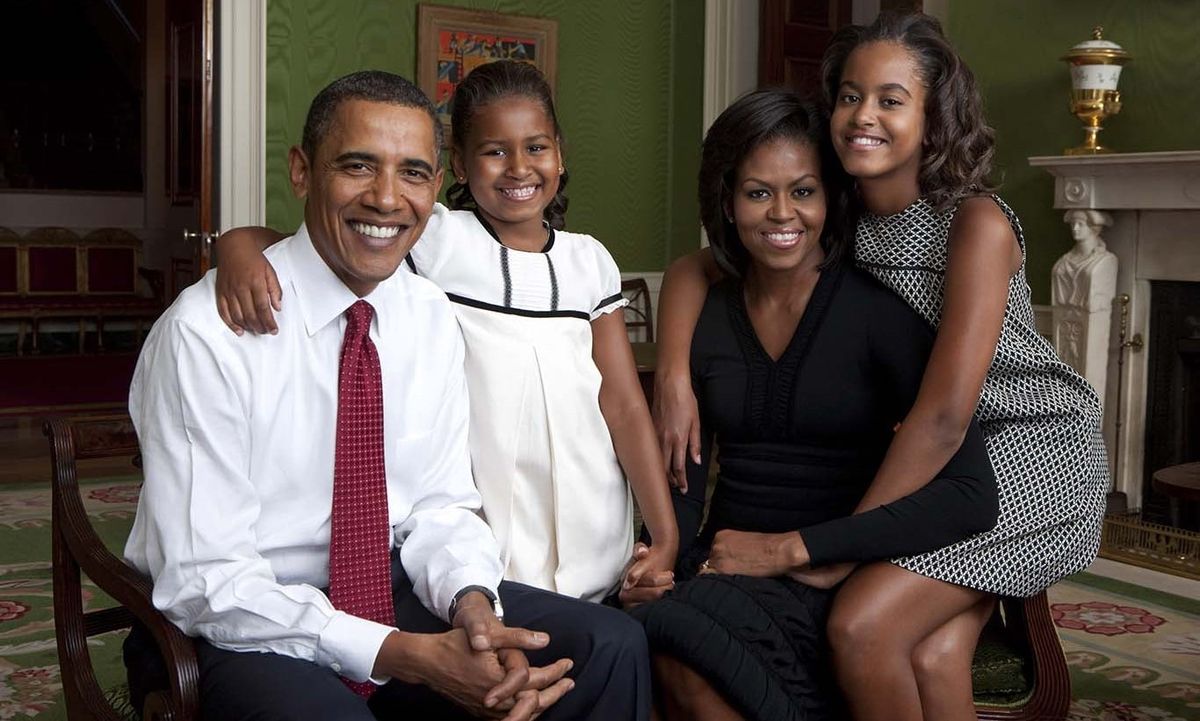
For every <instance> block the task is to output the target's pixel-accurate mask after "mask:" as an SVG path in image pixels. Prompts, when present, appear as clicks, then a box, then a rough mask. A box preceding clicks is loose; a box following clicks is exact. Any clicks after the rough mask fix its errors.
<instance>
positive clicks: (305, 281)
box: [125, 227, 503, 682]
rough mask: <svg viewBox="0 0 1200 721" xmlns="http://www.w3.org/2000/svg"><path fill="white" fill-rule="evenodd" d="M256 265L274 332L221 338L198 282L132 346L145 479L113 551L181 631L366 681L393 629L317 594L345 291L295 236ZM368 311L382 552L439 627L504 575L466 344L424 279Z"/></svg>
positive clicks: (409, 282) (209, 281)
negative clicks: (465, 598) (375, 365)
mask: <svg viewBox="0 0 1200 721" xmlns="http://www.w3.org/2000/svg"><path fill="white" fill-rule="evenodd" d="M267 256H268V258H269V259H270V261H271V264H272V265H273V266H274V267H275V270H276V272H277V273H278V275H279V281H280V286H281V288H282V289H283V310H281V311H279V312H278V313H277V314H276V318H277V319H278V323H279V334H278V335H251V334H247V335H245V336H243V337H240V338H239V337H238V336H235V335H234V334H233V333H231V332H230V331H229V329H228V328H227V327H226V326H225V325H224V324H223V323H222V322H221V320H220V319H219V317H218V316H217V312H216V302H215V290H214V284H215V279H216V274H215V271H211V272H209V273H208V275H206V276H205V277H204V279H203V280H201V281H200V282H199V283H197V284H196V285H194V286H192V287H190V288H188V289H187V290H185V291H184V292H183V293H182V294H181V295H180V297H179V299H178V300H176V301H175V303H174V304H172V306H171V307H170V308H169V309H168V310H167V312H166V313H165V314H164V315H163V317H162V318H160V319H159V320H158V322H157V323H155V325H154V328H153V330H151V332H150V334H149V336H148V337H147V339H146V344H145V346H144V348H143V349H142V353H141V357H140V358H139V359H138V365H137V370H136V372H135V374H134V379H133V386H132V389H131V392H130V399H129V410H130V414H131V415H132V417H133V421H134V424H135V425H136V427H137V432H138V439H139V441H140V443H141V448H142V459H143V463H144V470H145V479H146V480H145V485H144V486H143V488H142V494H141V498H140V500H139V502H138V512H137V518H136V520H135V521H134V526H133V530H132V531H131V533H130V536H129V541H128V542H127V544H126V546H125V557H126V558H127V559H128V561H129V562H130V563H131V564H133V565H134V566H136V567H137V568H138V569H140V570H141V571H142V572H144V573H149V574H150V576H151V577H152V578H153V579H154V604H155V606H156V607H157V608H158V609H160V610H161V611H163V612H164V613H165V614H166V615H167V617H168V618H170V619H171V621H172V622H174V623H175V625H177V626H178V627H179V628H181V629H182V630H183V631H184V632H185V633H187V634H189V635H193V636H197V635H198V636H202V637H204V638H205V639H207V640H208V641H209V642H211V643H212V644H213V645H215V646H218V647H220V648H224V649H228V650H231V651H270V652H274V653H278V654H283V655H287V656H292V657H296V658H300V659H304V660H307V661H311V662H314V663H317V664H319V665H322V666H328V667H330V668H332V669H333V670H334V671H336V672H338V673H340V674H342V675H344V676H346V677H347V678H350V679H353V680H356V681H362V680H365V679H367V678H368V677H370V675H371V671H372V668H373V666H374V663H375V658H376V655H377V654H378V651H379V648H380V646H381V645H382V643H383V640H384V638H385V637H386V636H387V635H388V634H389V633H390V632H391V631H392V630H393V629H392V628H391V627H389V626H384V625H382V624H379V623H375V622H373V621H368V620H365V619H361V618H356V617H354V616H351V615H349V614H346V613H344V612H341V611H338V610H335V609H334V608H333V605H332V604H331V603H330V602H329V599H328V598H327V597H326V596H325V594H324V593H322V592H321V591H320V590H318V589H320V588H323V587H325V586H327V585H328V583H329V535H330V511H331V504H332V499H333V460H334V441H335V430H336V425H337V399H338V364H339V360H340V352H341V345H342V337H343V335H344V333H345V329H346V320H345V317H344V315H343V313H344V312H345V310H346V309H347V308H348V307H349V306H350V305H351V304H352V303H354V302H355V301H356V300H358V298H357V297H356V296H355V295H354V293H353V292H351V291H350V290H349V289H348V288H347V287H346V286H345V285H344V284H343V283H342V282H341V281H340V280H339V279H338V278H337V276H335V275H334V274H333V272H332V271H331V270H330V269H329V267H328V266H327V265H326V264H325V262H324V261H323V260H322V259H321V257H320V256H319V255H317V252H316V250H315V249H314V248H313V245H312V241H311V240H310V239H309V236H308V233H307V230H306V229H305V228H304V227H301V228H300V230H299V231H298V232H297V233H296V235H295V236H293V237H292V238H289V239H287V240H285V241H283V242H281V243H278V244H276V245H275V246H274V247H272V248H271V249H270V250H268V251H267ZM364 300H366V301H367V302H369V303H370V304H371V305H372V306H373V307H374V308H375V317H374V320H373V321H372V324H371V340H372V341H374V343H375V345H376V346H377V348H378V349H379V358H380V364H381V370H382V374H383V409H384V438H385V439H386V443H387V449H386V455H385V462H386V465H387V485H388V515H389V519H390V522H391V526H392V538H391V541H392V544H393V546H399V548H400V558H401V561H402V562H403V564H404V568H405V570H406V572H407V573H408V576H409V578H410V579H411V580H412V583H413V588H414V591H415V593H416V594H417V597H418V598H419V599H420V601H421V603H423V604H424V605H425V606H426V607H427V608H428V609H429V610H430V611H431V612H433V613H434V614H436V615H438V616H440V617H441V618H443V619H446V617H447V614H448V610H449V606H450V603H451V601H452V599H453V597H454V595H455V594H456V593H457V592H458V591H459V590H461V589H462V588H464V587H466V586H471V585H479V586H483V587H485V588H488V589H491V590H492V591H493V592H494V591H495V590H496V588H497V586H498V584H499V582H500V578H501V574H502V572H503V568H502V566H501V563H500V555H499V550H498V548H497V545H496V541H495V539H494V537H493V536H492V533H491V531H490V530H489V529H488V527H487V525H486V524H485V523H484V522H483V521H482V520H481V519H480V518H479V516H478V515H477V513H476V511H477V510H478V509H479V505H480V498H479V494H478V492H477V491H476V489H475V486H474V484H473V482H472V477H471V466H470V456H469V454H468V449H467V427H468V406H467V393H466V384H465V378H464V374H463V344H462V339H461V336H460V334H459V330H458V327H457V325H456V323H455V317H454V312H453V310H452V309H451V307H450V303H449V302H448V301H447V300H446V297H445V295H444V294H443V293H442V292H441V291H440V290H438V289H437V288H436V287H435V286H434V285H433V284H432V283H430V282H429V281H427V280H425V279H423V278H419V277H416V276H413V275H411V274H409V273H404V272H400V273H396V274H395V275H393V276H392V277H391V278H389V279H388V280H386V281H384V282H383V283H380V284H379V286H378V287H377V288H376V289H375V290H374V291H372V292H371V294H370V295H368V296H366V297H365V298H364ZM376 681H377V682H378V681H380V679H376Z"/></svg>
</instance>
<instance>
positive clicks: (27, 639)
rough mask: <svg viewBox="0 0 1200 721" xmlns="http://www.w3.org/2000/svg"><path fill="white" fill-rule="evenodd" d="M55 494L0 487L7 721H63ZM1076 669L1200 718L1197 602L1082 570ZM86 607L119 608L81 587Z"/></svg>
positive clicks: (1078, 674) (120, 497) (117, 489)
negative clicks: (53, 577) (53, 571)
mask: <svg viewBox="0 0 1200 721" xmlns="http://www.w3.org/2000/svg"><path fill="white" fill-rule="evenodd" d="M138 488H139V485H138V483H137V481H136V479H133V478H129V477H122V478H107V479H99V480H93V481H91V482H89V483H88V484H86V485H84V486H83V493H84V498H85V500H84V505H85V507H86V509H87V512H88V516H89V518H90V519H91V521H92V524H93V525H94V526H95V528H96V530H97V532H98V533H99V535H100V537H101V538H102V539H103V540H104V542H105V544H106V545H107V546H108V547H109V548H111V549H113V550H114V551H115V552H118V553H119V552H120V549H121V547H122V546H123V545H124V540H125V536H126V535H127V534H128V532H129V527H130V525H131V524H132V522H133V514H134V511H135V510H136V508H137V494H138ZM49 558H50V493H49V491H48V490H47V489H46V487H45V486H44V485H39V486H36V487H35V486H28V485H26V486H6V487H4V490H2V491H0V721H9V720H10V719H12V720H22V719H37V720H38V721H51V720H58V719H66V717H67V716H66V709H65V708H64V706H63V701H62V684H61V681H60V679H59V672H58V664H57V654H56V649H55V645H54V620H53V615H52V608H53V600H52V596H51V583H50V563H49V561H48V560H47V559H49ZM1050 599H1051V604H1052V611H1053V614H1054V617H1055V619H1056V621H1055V622H1056V623H1057V624H1058V626H1059V635H1060V637H1061V638H1062V640H1063V646H1064V649H1065V651H1066V654H1067V661H1068V663H1069V664H1070V667H1071V681H1072V684H1073V686H1074V692H1075V698H1076V701H1075V702H1074V703H1073V704H1072V706H1071V712H1070V715H1069V716H1068V718H1069V721H1193V720H1196V719H1200V602H1198V601H1194V600H1189V599H1184V598H1180V597H1178V596H1172V595H1170V594H1165V593H1158V592H1156V591H1150V590H1147V589H1144V588H1141V587H1138V586H1132V585H1129V584H1125V583H1121V582H1119V581H1113V580H1110V579H1106V578H1101V577H1099V576H1093V575H1091V574H1087V573H1081V574H1078V575H1076V576H1073V577H1071V578H1070V579H1068V580H1066V581H1063V582H1061V583H1059V584H1058V585H1056V586H1055V587H1054V588H1053V589H1051V592H1050ZM84 603H85V608H89V609H90V608H102V607H104V606H106V605H110V604H111V600H110V599H108V598H107V597H106V596H105V595H104V594H102V593H100V592H99V591H98V590H97V589H96V588H95V587H94V586H88V587H86V588H85V599H84ZM121 640H122V634H121V633H113V634H105V635H102V636H98V637H96V638H94V639H92V640H91V642H90V643H89V649H90V651H91V654H92V659H93V661H94V662H95V664H96V666H97V671H98V675H99V677H100V682H101V683H102V684H104V685H105V686H106V687H110V688H115V687H118V686H120V685H122V684H123V683H124V668H123V667H122V665H121Z"/></svg>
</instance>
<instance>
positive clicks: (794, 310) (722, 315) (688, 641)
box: [635, 91, 998, 721]
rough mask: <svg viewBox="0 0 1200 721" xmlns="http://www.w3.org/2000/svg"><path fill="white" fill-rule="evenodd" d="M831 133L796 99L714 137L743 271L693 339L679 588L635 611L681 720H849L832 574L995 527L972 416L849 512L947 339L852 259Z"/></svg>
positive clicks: (729, 252)
mask: <svg viewBox="0 0 1200 721" xmlns="http://www.w3.org/2000/svg"><path fill="white" fill-rule="evenodd" d="M828 138H829V134H828V131H827V130H826V128H825V126H824V123H823V120H822V118H821V116H820V114H819V112H818V111H817V110H816V109H815V106H813V105H810V104H807V103H804V102H802V101H801V100H799V99H798V98H797V97H795V96H794V95H792V94H791V93H787V92H783V91H760V92H756V93H752V94H750V95H747V96H744V97H743V98H741V99H739V100H738V101H736V102H735V103H734V104H733V105H731V106H730V107H729V108H728V109H727V110H726V111H725V112H724V113H722V114H721V116H720V117H719V118H718V119H717V120H716V122H715V123H714V124H713V126H712V128H711V129H710V130H709V132H708V134H707V136H706V137H705V141H704V150H703V158H702V162H701V170H700V200H701V208H702V211H701V213H702V220H703V223H704V227H705V230H706V231H707V233H708V237H709V241H710V243H711V244H712V246H713V250H714V254H715V256H716V258H717V260H718V262H719V263H720V264H721V266H722V268H723V270H724V271H725V273H726V276H727V279H726V280H725V281H723V282H721V283H719V284H717V285H715V286H713V288H712V289H711V291H710V292H709V294H708V298H707V301H706V303H705V306H704V310H703V312H702V314H701V316H700V321H699V324H698V325H697V327H696V333H695V336H694V338H693V340H692V352H691V353H692V354H691V367H692V373H693V386H694V389H695V392H696V396H697V399H698V402H699V406H700V419H701V427H702V450H701V456H702V461H703V462H702V463H701V464H700V465H698V466H697V465H692V466H691V467H690V468H689V479H688V487H687V491H686V493H684V494H680V495H677V496H676V497H675V507H676V514H677V516H678V521H679V538H680V545H681V548H680V560H679V565H678V567H677V569H676V579H677V581H678V583H677V584H676V587H675V589H674V590H673V591H671V592H669V593H668V594H666V595H665V596H664V597H662V598H661V599H659V600H656V601H653V602H650V603H647V604H645V605H642V606H640V607H638V608H637V609H635V614H636V615H637V616H638V617H639V618H640V619H641V620H642V621H643V623H644V624H645V627H646V633H647V637H648V638H649V640H650V644H651V649H652V651H653V652H654V654H655V671H656V677H657V680H658V683H659V691H660V693H659V694H658V697H659V700H660V712H661V713H662V714H664V715H665V716H666V717H667V718H668V719H704V720H709V719H741V718H745V719H761V720H763V721H768V720H769V721H789V720H797V721H801V720H809V719H826V718H839V717H840V716H841V711H840V709H839V706H840V705H839V702H838V692H837V687H836V683H835V682H834V680H833V678H832V677H831V676H830V675H829V672H828V669H829V667H830V664H829V661H828V658H827V653H826V646H825V619H826V615H827V612H828V608H829V604H830V601H831V599H832V595H833V592H832V591H831V590H829V589H827V588H824V586H827V585H829V584H828V583H824V582H823V580H824V579H823V576H824V575H825V574H828V573H829V569H831V568H833V567H835V566H836V565H837V564H841V563H848V562H862V561H868V560H877V559H884V558H889V557H894V556H901V555H908V554H913V553H919V552H924V551H929V550H933V549H936V548H939V547H941V546H944V545H947V544H950V543H953V542H955V541H958V540H961V539H962V538H965V537H967V536H969V535H971V534H973V533H978V532H981V531H984V530H987V529H989V528H991V527H992V526H993V524H994V523H995V520H996V514H997V506H998V501H997V492H996V484H995V478H994V476H993V474H992V468H991V465H990V463H989V461H988V457H987V452H986V449H985V447H984V444H983V438H982V435H981V434H980V432H979V429H978V427H976V426H975V425H974V424H973V425H972V427H971V429H970V430H969V432H968V434H967V437H966V440H965V441H964V442H963V445H962V448H961V449H960V450H959V452H958V453H957V454H956V455H955V456H954V458H952V459H951V461H950V462H949V463H948V464H947V465H946V467H945V468H944V469H943V470H942V472H941V473H940V474H938V476H937V477H936V478H934V479H933V480H931V481H930V482H929V483H928V484H926V485H924V486H923V487H922V488H921V489H920V490H918V491H916V492H915V493H913V494H911V495H909V496H906V497H903V498H895V499H891V502H889V503H887V504H886V505H883V506H879V507H876V508H873V509H869V510H866V511H865V512H862V513H859V514H857V515H852V514H853V513H854V509H855V506H856V504H857V503H858V502H859V500H860V499H861V498H862V497H863V494H864V492H865V491H866V489H867V488H868V486H869V484H870V482H871V479H872V478H873V477H874V475H875V471H876V470H877V468H878V466H879V463H880V461H881V460H882V458H883V456H884V453H885V452H886V450H887V447H888V444H889V442H890V440H891V435H892V433H893V430H894V427H895V426H896V424H897V422H898V421H899V420H900V419H901V418H903V417H904V415H905V413H906V412H907V410H908V409H909V407H910V406H911V405H912V402H913V399H914V398H915V395H916V392H917V388H918V386H919V384H920V381H921V375H922V373H923V371H924V369H925V362H926V359H927V357H928V354H929V350H930V346H931V344H932V340H933V333H932V331H931V329H930V328H929V326H928V325H927V324H925V323H924V322H923V321H922V320H921V319H920V318H919V317H918V316H917V315H916V313H914V312H913V310H912V309H911V308H909V307H908V306H907V305H906V304H905V303H904V302H903V301H902V300H900V299H899V298H897V297H896V296H894V295H893V294H892V293H891V292H890V291H888V290H886V289H885V288H883V286H881V285H879V284H878V283H877V282H876V281H874V280H873V279H871V278H870V277H869V276H867V275H865V274H863V273H861V272H859V271H857V270H855V269H853V268H852V267H851V264H850V263H849V262H847V260H846V259H845V258H844V256H845V255H846V251H847V248H848V240H849V238H851V237H852V234H851V233H849V232H847V229H846V227H845V225H846V224H845V218H847V217H849V213H848V212H847V208H848V203H849V200H848V197H849V196H848V194H847V188H848V185H847V184H846V183H845V182H844V180H843V178H842V177H839V175H838V174H839V173H840V172H841V171H840V165H839V164H838V162H837V160H836V158H835V157H834V156H833V155H832V152H831V149H830V147H829V142H828ZM714 441H715V443H716V445H718V446H719V452H718V459H717V460H718V465H719V471H718V481H717V485H716V488H715V491H714V493H713V496H712V500H711V503H710V504H709V508H708V514H707V520H706V521H704V522H703V528H701V525H702V519H703V518H704V511H705V498H704V496H705V486H706V479H707V474H708V464H709V461H710V455H711V450H712V448H713V445H714Z"/></svg>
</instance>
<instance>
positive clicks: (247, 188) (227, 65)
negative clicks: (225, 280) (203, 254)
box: [217, 0, 267, 230]
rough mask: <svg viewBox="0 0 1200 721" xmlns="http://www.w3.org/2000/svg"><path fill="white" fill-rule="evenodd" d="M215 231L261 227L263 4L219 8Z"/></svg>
mask: <svg viewBox="0 0 1200 721" xmlns="http://www.w3.org/2000/svg"><path fill="white" fill-rule="evenodd" d="M217 11H218V12H219V13H220V21H219V23H218V26H219V28H220V32H221V44H220V51H221V56H220V59H219V61H218V63H219V67H218V70H219V72H220V98H221V101H220V107H219V110H218V118H219V121H220V133H219V137H218V148H219V150H218V156H217V157H218V161H217V162H218V167H219V169H220V172H219V174H218V178H219V180H218V182H219V183H220V187H219V189H218V192H217V198H218V199H219V201H218V202H219V215H218V228H219V229H220V230H229V229H230V228H236V227H238V226H242V225H263V224H264V223H265V222H266V157H267V156H266V144H267V136H266V131H267V123H266V120H267V110H266V108H267V0H224V2H221V3H219V4H218V8H217Z"/></svg>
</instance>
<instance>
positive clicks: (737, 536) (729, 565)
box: [700, 530, 808, 578]
mask: <svg viewBox="0 0 1200 721" xmlns="http://www.w3.org/2000/svg"><path fill="white" fill-rule="evenodd" d="M807 565H808V548H807V547H805V545H804V540H803V539H802V538H801V537H800V534H799V533H795V532H792V533H750V532H748V531H731V530H724V531H717V535H716V536H715V537H714V538H713V543H712V548H711V549H710V550H709V554H708V560H707V561H705V562H704V563H703V564H702V565H701V566H700V572H701V573H725V574H729V575H739V576H758V577H760V578H771V577H774V576H782V575H784V574H786V573H790V572H792V571H795V570H798V569H801V568H804V567H805V566H807Z"/></svg>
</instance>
